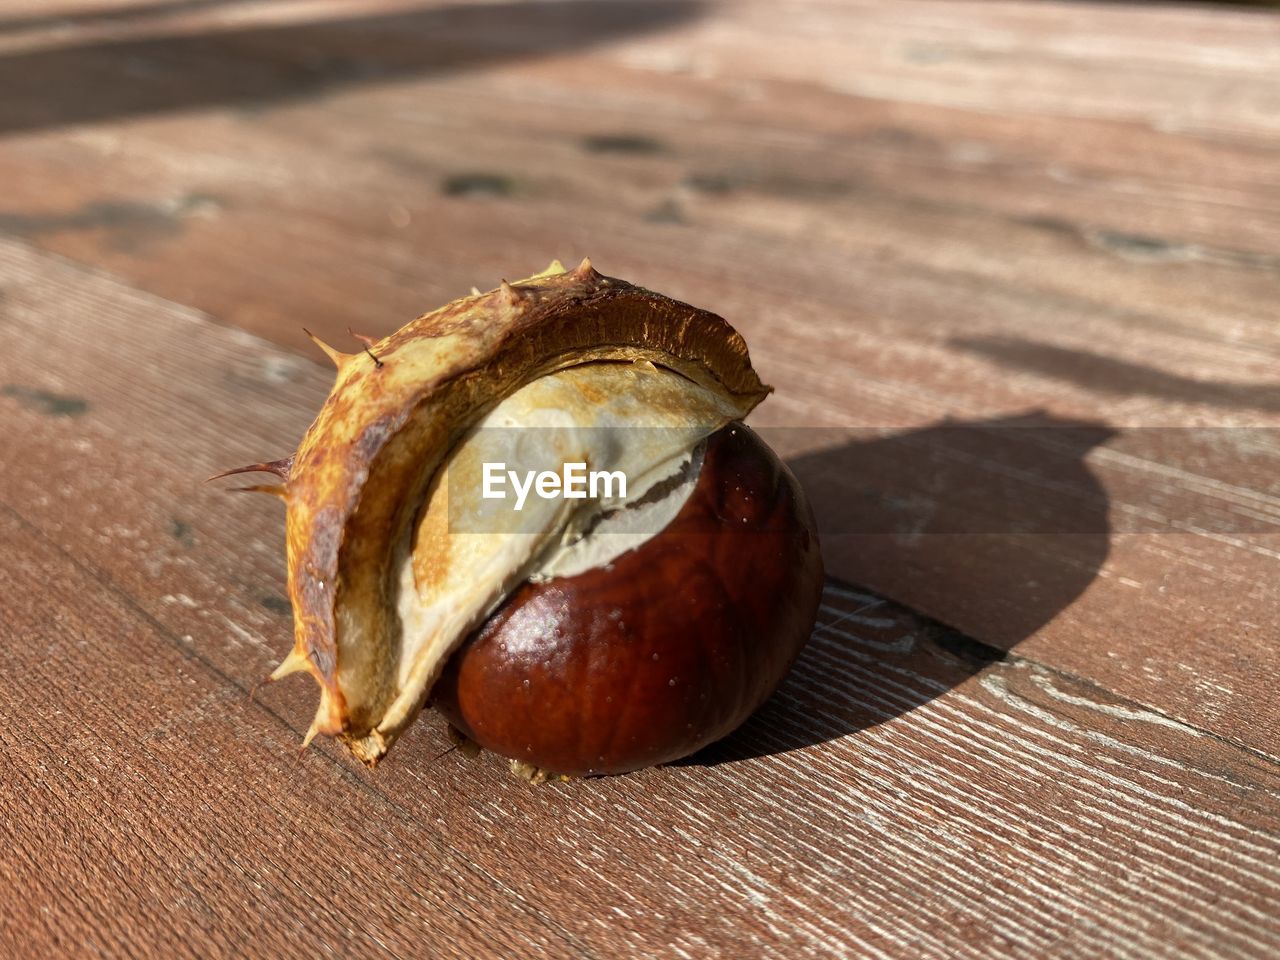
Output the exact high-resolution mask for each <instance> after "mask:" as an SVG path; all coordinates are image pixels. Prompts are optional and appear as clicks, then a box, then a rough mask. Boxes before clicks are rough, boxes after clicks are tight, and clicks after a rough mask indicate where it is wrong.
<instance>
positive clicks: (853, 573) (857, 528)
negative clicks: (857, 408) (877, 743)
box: [684, 414, 1114, 765]
mask: <svg viewBox="0 0 1280 960" xmlns="http://www.w3.org/2000/svg"><path fill="white" fill-rule="evenodd" d="M800 432H801V431H794V430H793V431H769V430H763V431H761V433H762V435H763V436H764V437H765V439H766V440H767V441H768V442H769V443H770V444H771V445H773V446H774V447H775V448H776V449H781V450H784V451H785V450H786V449H788V448H797V447H798V446H800V445H801V443H803V446H805V447H810V446H812V444H813V440H814V438H813V437H797V436H796V435H797V433H800ZM847 433H848V432H847V431H846V434H847ZM1113 436H1114V432H1113V431H1112V430H1110V429H1108V428H1106V427H1104V426H1102V425H1100V424H1097V423H1088V422H1080V421H1069V420H1060V419H1055V418H1051V417H1048V416H1045V415H1043V414H1032V415H1030V416H1025V417H1015V418H1006V419H995V420H979V421H951V420H948V421H945V422H943V423H940V424H937V425H935V426H931V427H927V428H925V429H920V430H909V431H904V432H901V433H894V434H890V435H883V434H881V435H871V434H869V433H866V432H863V433H861V434H859V435H857V436H853V437H846V439H845V440H844V441H843V442H840V443H836V444H833V445H831V446H829V447H827V448H825V449H818V450H817V451H816V452H812V453H805V454H803V455H800V456H797V457H795V458H793V459H791V460H790V461H789V462H790V466H791V468H792V470H793V471H794V473H795V474H796V476H797V477H798V478H799V480H800V481H801V483H802V484H803V486H804V488H805V491H806V492H807V493H808V495H809V498H810V500H811V502H812V503H813V507H814V512H815V514H816V516H817V519H818V529H819V532H820V534H821V537H822V544H823V556H824V559H825V560H826V565H827V574H828V576H829V577H830V578H832V579H833V581H835V582H833V583H830V584H829V585H828V588H827V590H826V592H825V594H824V596H823V604H822V609H821V611H820V614H819V620H818V626H817V627H816V629H815V631H814V633H813V636H812V638H811V640H810V641H809V644H808V646H807V647H806V649H805V651H804V652H803V653H802V654H801V656H800V658H799V660H798V661H797V663H796V665H795V667H794V669H793V670H792V672H791V674H790V675H789V676H788V678H787V679H786V680H785V681H784V682H783V685H782V687H781V688H780V689H779V691H778V693H777V694H775V695H774V697H773V698H772V699H771V700H770V701H769V702H768V703H766V704H765V705H764V706H763V707H762V708H761V709H760V710H759V711H757V712H756V714H755V715H754V716H753V717H752V718H751V719H750V720H748V721H747V723H746V724H745V725H744V726H743V727H742V728H741V729H739V730H738V731H737V732H736V733H734V734H732V735H730V736H729V737H728V738H726V739H725V740H722V741H720V742H719V743H717V744H713V745H712V746H710V747H708V748H707V749H705V750H703V751H702V752H700V753H699V754H697V755H695V756H694V757H691V758H689V759H688V760H686V761H684V762H685V763H693V764H700V765H712V764H715V763H719V762H723V761H726V760H738V759H743V758H746V757H752V756H765V755H770V754H775V753H783V752H786V751H788V750H793V749H796V748H798V747H803V746H807V745H810V744H814V743H822V742H825V741H827V740H832V739H835V738H837V737H840V736H843V735H845V734H848V733H852V732H854V731H857V730H861V729H864V728H866V727H869V726H874V725H876V724H878V723H882V722H884V721H885V720H889V719H891V718H893V717H896V716H900V715H901V714H904V713H907V712H909V711H910V710H912V709H914V708H915V707H917V706H919V705H921V704H923V703H926V702H928V701H929V700H932V699H933V698H934V697H936V696H938V695H940V694H941V693H944V692H946V691H947V690H949V689H951V688H952V687H954V686H956V685H957V684H959V683H961V682H963V681H964V680H966V679H968V678H969V677H971V676H972V675H973V674H974V673H976V672H977V671H978V670H980V669H982V668H983V667H984V666H986V665H987V664H989V663H991V662H992V661H995V660H999V659H1001V658H1002V657H1003V655H1004V652H1005V651H1008V650H1010V649H1012V648H1013V647H1014V646H1015V645H1016V644H1018V643H1019V642H1020V641H1021V640H1023V639H1025V638H1026V637H1028V636H1030V635H1031V634H1033V633H1034V632H1036V631H1037V630H1038V629H1040V628H1041V627H1043V626H1044V625H1045V624H1046V623H1048V622H1049V621H1050V620H1052V619H1053V618H1054V617H1055V616H1057V615H1058V614H1059V613H1060V612H1061V611H1062V610H1064V609H1065V608H1066V607H1067V606H1068V605H1070V604H1071V602H1072V601H1073V600H1075V599H1076V598H1077V597H1078V596H1080V594H1081V593H1082V592H1083V591H1084V590H1085V588H1086V587H1088V586H1089V584H1090V583H1091V582H1092V581H1093V579H1094V578H1095V577H1096V576H1097V574H1098V571H1099V569H1100V568H1101V567H1102V565H1103V563H1104V562H1105V560H1106V558H1107V553H1108V548H1109V532H1110V526H1109V521H1108V499H1107V495H1106V492H1105V490H1104V489H1103V487H1102V485H1101V484H1100V483H1099V482H1098V480H1097V478H1096V477H1095V476H1094V475H1093V472H1092V471H1091V470H1090V468H1089V467H1088V466H1087V465H1086V463H1085V458H1086V457H1087V456H1088V454H1089V452H1090V451H1091V450H1093V449H1094V448H1095V447H1097V446H1098V445H1100V444H1103V443H1105V442H1106V441H1108V440H1109V439H1111V438H1112V437H1113ZM798 441H800V442H798ZM846 585H847V586H846ZM886 598H892V599H891V600H890V599H886ZM944 625H945V626H944ZM968 637H976V638H978V639H979V640H980V641H981V642H977V641H975V640H970V639H968Z"/></svg>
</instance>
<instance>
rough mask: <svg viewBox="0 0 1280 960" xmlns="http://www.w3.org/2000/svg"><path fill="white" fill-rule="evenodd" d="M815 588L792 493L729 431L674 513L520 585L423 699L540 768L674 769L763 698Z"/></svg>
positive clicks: (478, 737)
mask: <svg viewBox="0 0 1280 960" xmlns="http://www.w3.org/2000/svg"><path fill="white" fill-rule="evenodd" d="M821 593H822V557H821V553H820V552H819V549H818V542H817V538H816V536H815V534H814V524H813V514H812V512H811V511H810V509H809V505H808V503H807V501H806V500H805V498H804V494H803V493H802V491H801V490H800V487H799V486H798V484H797V483H796V480H795V477H793V476H792V474H791V471H789V470H788V469H787V467H786V466H785V465H784V464H783V463H782V462H781V461H780V460H779V459H778V458H777V456H776V455H775V454H774V453H773V451H771V450H770V449H769V448H768V447H767V446H766V445H765V444H764V443H763V442H762V441H761V440H760V438H759V437H758V436H757V435H756V434H755V433H754V432H753V431H751V430H750V429H748V428H747V427H745V426H743V425H742V424H741V423H733V424H730V425H729V426H727V427H724V428H723V429H721V430H720V431H719V432H718V433H717V434H715V435H714V436H712V437H711V438H710V439H709V440H708V442H707V447H706V453H705V456H704V458H703V463H702V469H701V472H700V474H699V476H698V480H697V484H696V486H695V487H694V490H693V493H692V494H691V495H690V496H689V499H688V500H687V501H686V502H685V504H684V506H683V507H682V508H681V510H680V512H679V513H678V514H677V515H676V518H675V520H673V521H672V522H671V523H670V524H669V525H668V526H667V527H666V528H665V529H663V530H662V531H661V532H660V533H658V534H656V535H655V536H653V537H652V538H651V539H649V540H647V541H645V542H644V543H643V544H642V545H641V546H640V547H638V548H636V549H634V550H632V551H630V552H628V553H624V554H622V555H621V556H619V557H617V558H616V559H615V560H614V561H613V562H612V563H610V564H607V565H606V566H604V567H598V568H596V569H593V570H588V571H586V572H584V573H580V574H578V575H576V576H571V577H563V578H556V579H552V580H549V581H546V582H544V583H526V584H524V585H523V586H521V587H520V588H519V589H518V590H517V591H516V592H515V593H514V594H513V595H511V596H510V597H509V598H508V599H507V600H506V601H505V603H503V605H502V606H501V607H500V608H499V609H498V610H497V612H496V613H494V615H493V616H491V617H490V618H489V620H488V621H487V622H486V623H485V624H484V625H483V626H482V627H481V628H480V629H479V630H478V631H476V632H475V633H473V634H472V635H471V636H470V637H469V638H468V639H467V641H466V642H465V643H464V644H463V646H462V647H461V648H460V649H458V650H457V651H456V652H455V653H454V654H453V656H452V657H451V658H450V660H449V662H448V664H447V665H446V667H445V671H444V674H443V675H442V676H441V678H440V679H439V680H438V681H437V682H436V685H435V687H434V698H435V705H436V706H437V707H438V708H439V709H440V710H441V711H442V712H443V713H444V714H445V715H446V716H447V717H448V718H449V720H450V721H451V722H452V723H453V725H454V726H455V727H456V728H457V729H458V730H459V731H460V732H461V733H462V734H463V735H464V736H466V737H467V738H468V739H470V740H472V741H474V742H475V743H477V744H479V745H480V746H482V747H484V748H486V749H489V750H493V751H495V752H497V753H500V754H503V755H504V756H507V757H511V758H514V759H516V760H518V761H521V762H522V763H523V764H526V765H530V766H532V767H533V768H538V769H541V770H548V771H554V772H556V773H560V774H604V773H623V772H626V771H630V770H636V769H639V768H641V767H647V766H651V765H653V764H657V763H664V762H667V761H671V760H676V759H678V758H680V757H684V756H687V755H688V754H690V753H693V752H694V751H696V750H698V749H700V748H701V747H704V746H706V745H707V744H709V743H712V742H714V741H716V740H719V739H720V738H721V737H723V736H725V735H726V734H728V733H730V732H731V731H732V730H734V729H735V728H737V727H738V725H739V724H741V723H742V722H743V721H744V720H745V719H746V718H747V717H748V716H749V715H750V714H751V713H752V711H754V710H755V709H756V707H758V706H759V705H760V704H761V703H762V702H763V701H764V700H765V698H767V697H768V696H769V695H770V694H771V693H772V692H773V691H774V689H775V688H776V687H777V686H778V684H779V683H780V682H781V680H782V678H783V676H784V675H785V674H786V672H787V670H788V669H789V668H790V666H791V663H792V661H793V660H794V659H795V657H796V655H797V654H798V653H799V652H800V649H801V647H803V646H804V643H805V641H806V640H807V639H808V636H809V631H810V629H811V628H812V626H813V622H814V617H815V615H816V611H817V607H818V601H819V598H820V596H821Z"/></svg>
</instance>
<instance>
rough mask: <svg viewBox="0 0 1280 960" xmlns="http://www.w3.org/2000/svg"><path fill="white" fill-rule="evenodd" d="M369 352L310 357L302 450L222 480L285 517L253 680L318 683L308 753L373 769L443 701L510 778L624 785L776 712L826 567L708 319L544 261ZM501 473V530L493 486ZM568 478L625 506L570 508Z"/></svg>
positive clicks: (754, 392) (729, 334) (751, 373)
mask: <svg viewBox="0 0 1280 960" xmlns="http://www.w3.org/2000/svg"><path fill="white" fill-rule="evenodd" d="M360 339H361V340H362V341H363V343H364V348H363V349H362V350H360V351H358V352H355V353H343V352H340V351H338V350H335V349H333V348H332V347H329V346H327V345H324V344H321V346H322V347H323V348H324V350H325V352H326V353H327V354H328V355H329V357H330V359H332V360H333V362H334V363H335V364H336V366H337V368H338V374H337V379H336V381H335V383H334V385H333V388H332V390H331V391H330V393H329V397H328V399H327V400H326V401H325V403H324V406H323V407H322V408H321V409H320V411H319V413H318V415H317V416H316V419H315V422H313V423H312V425H311V426H310V428H309V429H308V430H307V432H306V434H305V435H304V436H303V438H302V442H301V443H300V444H299V446H298V448H297V449H296V450H295V451H294V453H293V454H292V455H290V456H288V457H284V458H282V459H279V460H272V461H270V462H261V463H254V464H251V465H249V466H248V467H242V468H239V469H238V470H232V471H229V472H230V473H246V472H252V471H265V472H268V473H272V474H275V475H276V477H278V478H279V480H280V481H281V483H280V484H279V485H276V486H265V485H263V486H256V487H254V488H252V489H258V490H263V491H265V492H268V493H272V494H274V495H276V496H278V497H280V498H281V499H282V500H284V502H285V505H286V508H287V512H286V517H285V526H286V537H285V541H286V548H287V560H288V583H289V599H290V601H291V602H292V605H293V612H294V643H293V649H292V650H291V651H290V653H289V655H288V656H287V657H285V658H284V660H283V662H282V663H281V664H280V665H279V666H278V667H277V668H276V669H275V671H274V672H273V673H272V674H271V679H273V680H275V679H279V678H281V677H284V676H287V675H289V674H291V673H297V672H305V673H307V674H309V675H310V676H311V677H312V678H313V679H314V680H315V682H316V684H317V686H318V688H319V693H320V702H319V704H318V705H317V708H316V713H315V717H314V719H313V720H312V722H311V726H310V728H309V729H308V731H307V735H306V740H305V741H304V743H305V742H309V741H310V740H311V739H312V738H313V737H315V736H316V735H318V734H326V735H329V736H334V737H337V738H339V739H340V740H341V742H342V743H343V744H344V745H345V746H346V747H347V748H348V749H349V750H350V751H351V753H352V754H353V755H354V756H355V757H357V758H358V759H360V760H361V761H363V762H365V763H367V764H370V765H373V764H376V763H377V762H378V761H379V760H380V759H381V758H382V757H383V756H385V755H386V754H387V752H388V751H389V750H390V749H391V747H392V746H393V745H394V744H395V742H396V740H397V739H398V738H399V737H400V736H401V735H402V734H403V733H404V731H405V730H406V729H408V727H409V726H410V725H411V724H412V723H413V721H414V720H415V719H416V717H417V716H418V714H419V712H420V711H421V710H422V708H423V706H424V705H426V704H427V703H429V702H434V703H435V704H437V705H438V706H439V707H440V708H441V709H442V710H443V711H445V713H447V714H448V715H449V717H450V718H451V719H452V720H453V722H454V724H455V725H456V726H457V728H458V729H459V730H460V731H461V732H462V733H463V735H465V736H467V737H470V738H471V739H472V740H474V741H475V742H477V743H479V744H481V745H482V746H486V747H489V748H491V749H493V750H495V751H497V752H499V753H502V754H504V755H506V756H508V757H510V758H512V760H513V762H514V763H515V764H516V765H517V766H518V767H519V769H520V770H521V771H524V772H526V773H529V772H533V773H534V774H536V775H538V776H541V775H542V772H545V771H553V772H555V773H558V774H599V773H618V772H622V771H626V770H634V769H637V768H639V767H643V766H647V765H650V764H655V763H662V762H664V761H668V760H673V759H675V758H677V757H681V756H684V755H686V754H689V753H691V752H693V751H694V750H697V749H698V748H699V747H701V746H703V745H704V744H707V743H710V742H711V741H713V740H716V739H718V738H719V737H722V736H724V735H725V734H727V733H728V732H729V731H731V730H732V729H734V728H735V727H736V726H737V725H738V724H739V723H741V722H742V721H743V720H744V719H745V718H746V716H747V715H748V714H749V713H750V712H751V711H752V710H753V709H755V707H756V706H757V705H759V703H760V702H761V701H762V700H764V698H765V697H767V696H768V695H769V694H770V693H771V692H772V691H773V689H774V688H775V687H776V686H777V685H778V683H779V681H780V680H781V679H782V676H783V675H784V674H785V673H786V670H787V668H788V667H789V665H790V664H791V662H792V660H793V659H794V658H795V656H796V654H797V652H798V651H799V650H800V647H801V646H802V645H803V644H804V641H805V639H806V638H807V636H808V634H809V630H810V629H811V628H812V626H813V622H814V618H815V616H816V610H817V604H818V597H819V593H820V590H821V581H822V561H821V557H820V555H819V552H818V545H817V541H816V536H815V533H814V527H813V518H812V515H811V513H810V511H809V507H808V505H807V503H806V502H805V499H804V497H803V495H802V494H801V492H800V489H799V487H798V486H797V484H796V481H795V479H794V478H793V477H792V476H791V474H790V473H789V472H788V471H787V469H786V467H784V466H783V465H782V463H781V462H780V461H779V460H778V459H777V457H776V456H774V454H773V453H772V452H770V451H769V449H768V448H767V447H766V446H765V445H764V444H763V443H762V442H761V441H760V439H759V438H758V437H757V436H756V435H755V434H754V433H752V432H751V431H750V430H748V429H747V428H746V427H744V426H743V425H742V424H741V422H740V421H741V420H742V419H743V418H744V417H745V416H746V415H747V414H748V413H749V412H750V411H751V410H752V409H753V408H754V407H755V406H756V404H758V403H759V402H760V401H761V400H763V399H764V398H765V396H767V395H768V393H769V388H768V387H766V386H765V385H764V384H763V383H761V381H760V378H759V376H757V374H756V372H755V369H754V368H753V367H752V365H751V359H750V357H749V355H748V352H747V346H746V343H745V342H744V341H743V339H742V337H741V336H740V335H739V334H738V333H737V332H736V331H734V329H733V328H732V327H731V326H730V325H729V324H728V323H727V322H726V321H725V320H724V319H723V318H722V317H718V316H716V315H715V314H713V313H710V312H708V311H706V310H699V309H698V308H696V307H693V306H690V305H689V304H687V303H681V302H679V301H676V300H672V299H671V298H669V297H664V296H662V295H660V294H657V293H654V292H653V291H650V290H645V289H644V288H642V287H638V286H635V285H634V284H630V283H627V282H625V281H623V280H619V279H617V278H615V277H606V276H603V275H601V274H600V273H598V272H597V271H596V270H595V268H594V267H593V266H592V265H591V261H590V260H584V261H582V263H581V264H580V265H579V266H578V267H577V268H576V269H574V270H566V269H565V268H564V267H563V265H561V264H560V263H559V262H558V261H553V262H552V263H551V265H550V266H549V267H548V268H547V269H546V270H543V271H542V272H540V273H537V274H534V275H533V276H531V277H526V278H525V279H523V280H520V281H518V282H516V283H507V282H506V281H503V282H502V283H501V284H500V285H499V286H498V287H497V288H496V289H494V290H490V291H488V292H485V293H482V292H480V291H474V292H473V293H472V294H471V295H470V296H466V297H462V298H460V299H458V300H455V301H453V302H452V303H449V304H446V305H445V306H443V307H441V308H439V309H438V310H434V311H432V312H430V313H428V314H425V315H423V316H421V317H419V318H418V319H416V320H414V321H412V322H410V323H408V324H406V325H405V326H404V327H402V328H400V329H399V330H397V331H395V332H394V333H392V334H391V335H390V336H387V337H384V338H382V339H381V340H373V339H371V338H364V337H362V338H360ZM317 342H319V341H317ZM633 428H640V429H638V430H633ZM511 460H514V461H516V463H517V464H518V465H520V466H523V467H525V468H526V469H525V471H524V472H523V474H521V473H519V472H518V471H517V472H512V471H507V475H508V476H509V477H510V478H511V480H512V482H513V484H515V485H516V486H517V488H518V489H521V490H522V491H524V492H521V493H520V494H519V497H518V498H517V502H516V503H515V505H514V507H513V509H512V510H507V508H506V507H505V506H503V505H500V504H499V502H498V501H499V500H502V497H501V496H498V497H495V496H493V495H492V494H493V493H494V492H495V491H494V490H492V489H491V488H490V479H491V477H500V476H502V470H501V469H500V468H501V467H503V466H504V465H505V464H506V463H507V462H508V461H511ZM587 464H590V465H591V469H592V471H593V473H592V476H593V477H606V478H608V477H614V476H617V477H620V478H623V480H625V478H630V479H631V480H633V481H635V482H634V483H633V484H632V488H631V489H630V490H629V491H628V490H627V489H626V483H625V482H623V480H620V482H619V490H618V492H617V494H616V495H615V494H614V493H613V492H612V486H611V483H602V485H601V489H600V490H599V491H597V490H596V487H595V484H594V482H593V483H592V484H591V485H590V491H589V494H587V493H584V492H583V491H582V490H580V489H574V490H569V489H568V487H569V486H570V480H569V476H570V467H573V468H574V469H577V468H583V469H585V468H586V466H587ZM529 467H540V468H542V469H540V470H534V469H528V468H529ZM557 469H562V470H563V478H564V479H563V488H564V489H563V490H562V493H563V496H561V497H559V498H558V499H557V498H555V497H550V496H548V495H547V494H548V493H553V492H555V491H556V490H558V489H560V488H561V484H560V482H559V481H558V480H557V477H556V470H557ZM493 471H497V472H496V473H495V472H493ZM535 473H536V476H537V478H538V482H537V493H538V498H530V502H529V503H524V502H523V500H524V497H525V495H526V493H527V491H528V489H529V483H530V482H531V478H533V477H534V475H535ZM519 476H524V477H525V478H526V481H525V486H524V487H519V484H518V482H517V481H518V478H519ZM575 476H576V474H575ZM544 481H545V482H546V483H545V486H546V491H545V492H544ZM552 481H556V482H552ZM495 483H496V480H495ZM504 511H506V512H504Z"/></svg>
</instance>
